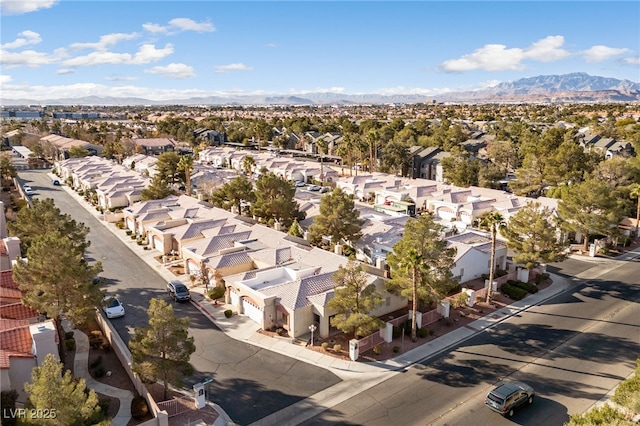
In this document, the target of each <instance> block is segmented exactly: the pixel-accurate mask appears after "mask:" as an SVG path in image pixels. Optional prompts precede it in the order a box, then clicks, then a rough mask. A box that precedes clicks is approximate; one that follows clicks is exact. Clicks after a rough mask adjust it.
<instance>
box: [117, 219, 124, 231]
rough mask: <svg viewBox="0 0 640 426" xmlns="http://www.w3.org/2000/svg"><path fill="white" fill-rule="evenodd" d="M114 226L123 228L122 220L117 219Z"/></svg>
mask: <svg viewBox="0 0 640 426" xmlns="http://www.w3.org/2000/svg"><path fill="white" fill-rule="evenodd" d="M116 228H118V229H124V222H123V221H121V220H119V221H118V222H116Z"/></svg>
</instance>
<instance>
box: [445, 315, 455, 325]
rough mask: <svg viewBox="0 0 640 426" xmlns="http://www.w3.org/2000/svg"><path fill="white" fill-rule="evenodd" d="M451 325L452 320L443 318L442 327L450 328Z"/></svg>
mask: <svg viewBox="0 0 640 426" xmlns="http://www.w3.org/2000/svg"><path fill="white" fill-rule="evenodd" d="M452 324H453V320H452V319H451V318H448V317H447V318H445V319H444V325H446V326H447V327H450V326H451V325H452Z"/></svg>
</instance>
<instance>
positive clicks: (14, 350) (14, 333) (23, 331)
mask: <svg viewBox="0 0 640 426" xmlns="http://www.w3.org/2000/svg"><path fill="white" fill-rule="evenodd" d="M0 321H5V320H0ZM32 344H33V341H32V338H31V332H30V331H29V325H28V324H27V325H21V326H17V327H15V328H11V329H3V330H2V331H0V369H3V370H5V369H8V368H9V366H10V361H9V358H11V357H20V358H33V354H32V353H31V346H32Z"/></svg>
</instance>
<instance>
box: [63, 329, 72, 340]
mask: <svg viewBox="0 0 640 426" xmlns="http://www.w3.org/2000/svg"><path fill="white" fill-rule="evenodd" d="M64 338H65V340H66V339H73V331H65V333H64Z"/></svg>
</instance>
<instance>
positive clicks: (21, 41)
mask: <svg viewBox="0 0 640 426" xmlns="http://www.w3.org/2000/svg"><path fill="white" fill-rule="evenodd" d="M18 36H22V37H18V38H17V39H15V40H14V41H10V42H8V43H4V44H3V45H2V48H3V49H17V48H19V47H24V46H30V45H33V44H38V43H40V42H41V41H42V39H41V38H40V34H38V33H36V32H34V31H30V30H26V31H22V32H21V33H20V34H18Z"/></svg>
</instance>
